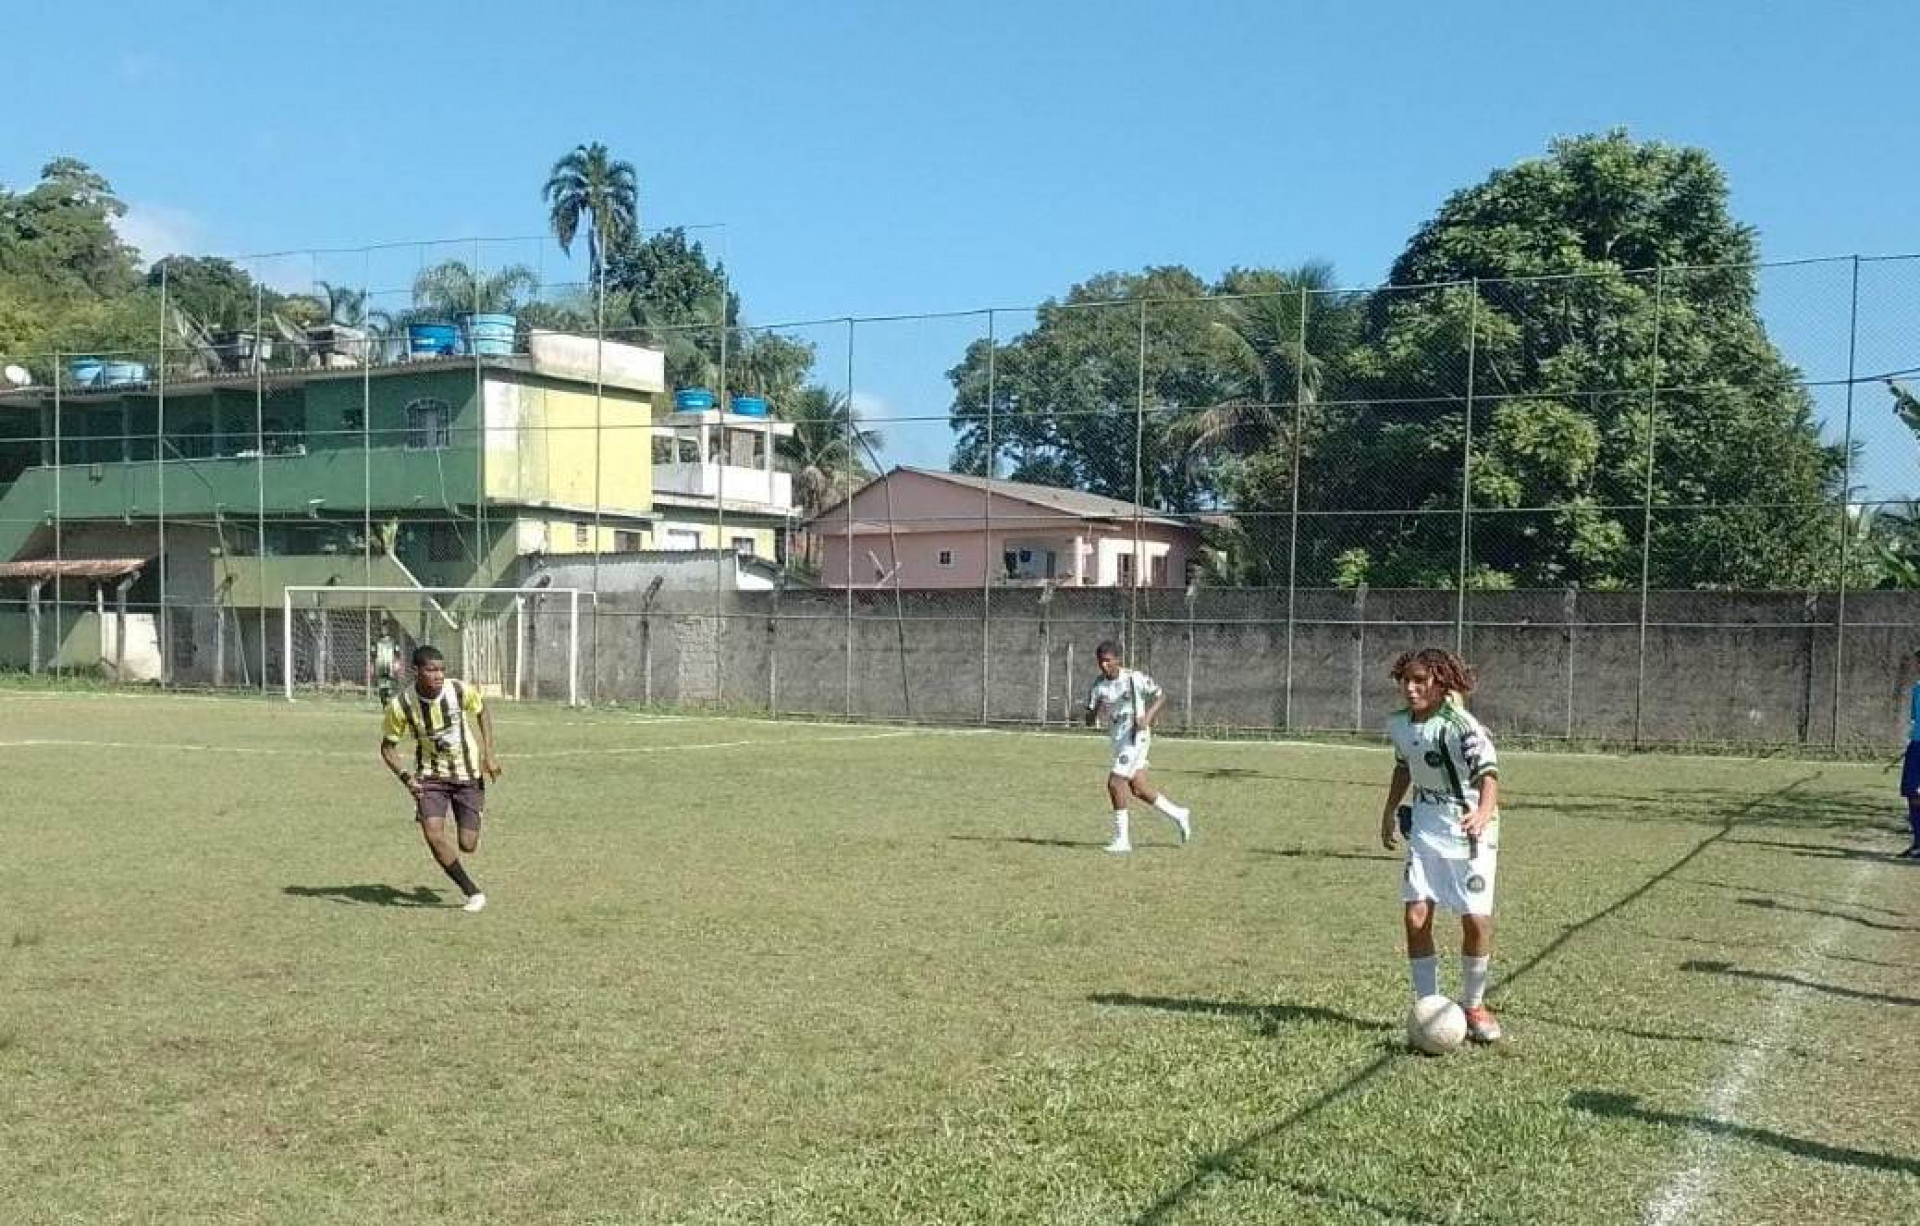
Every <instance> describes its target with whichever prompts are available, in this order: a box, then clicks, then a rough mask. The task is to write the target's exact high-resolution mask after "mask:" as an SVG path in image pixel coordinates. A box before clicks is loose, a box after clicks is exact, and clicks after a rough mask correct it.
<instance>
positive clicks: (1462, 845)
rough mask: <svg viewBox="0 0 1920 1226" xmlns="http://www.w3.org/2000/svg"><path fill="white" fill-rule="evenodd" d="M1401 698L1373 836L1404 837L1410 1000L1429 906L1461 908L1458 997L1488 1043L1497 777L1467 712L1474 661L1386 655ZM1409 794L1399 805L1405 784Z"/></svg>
mask: <svg viewBox="0 0 1920 1226" xmlns="http://www.w3.org/2000/svg"><path fill="white" fill-rule="evenodd" d="M1393 679H1394V680H1395V681H1396V682H1398V683H1399V685H1400V692H1401V695H1402V696H1403V697H1404V698H1405V699H1406V702H1407V705H1406V706H1405V707H1404V708H1402V709H1401V710H1399V711H1396V712H1394V714H1393V717H1392V718H1391V719H1390V720H1388V721H1387V737H1388V739H1389V740H1391V741H1392V742H1393V762H1394V765H1393V777H1392V779H1391V780H1390V781H1389V782H1388V784H1387V802H1386V805H1385V806H1384V807H1383V808H1382V810H1381V813H1380V843H1381V845H1382V846H1384V847H1385V848H1386V849H1387V850H1389V851H1392V850H1393V849H1394V848H1396V847H1397V846H1399V840H1400V838H1402V837H1404V838H1405V839H1406V840H1407V864H1406V874H1405V878H1404V881H1403V883H1402V885H1401V888H1400V900H1401V902H1402V903H1404V904H1405V908H1406V914H1405V919H1406V931H1407V960H1408V964H1409V969H1410V971H1411V972H1412V976H1413V995H1414V998H1415V999H1416V1000H1417V999H1419V998H1421V997H1425V996H1433V995H1436V994H1437V993H1438V992H1439V984H1440V960H1439V958H1438V956H1437V955H1436V954H1435V952H1434V943H1433V911H1434V908H1435V907H1436V906H1440V907H1444V908H1446V909H1447V910H1449V911H1452V912H1454V913H1456V914H1458V915H1459V916H1460V928H1461V939H1460V970H1461V979H1462V986H1461V993H1460V1005H1461V1008H1462V1010H1463V1011H1464V1012H1465V1013H1466V1015H1467V1037H1469V1038H1471V1039H1473V1040H1474V1041H1475V1042H1479V1043H1497V1042H1499V1041H1500V1038H1501V1031H1500V1023H1499V1021H1498V1020H1497V1019H1495V1017H1494V1016H1493V1012H1492V1010H1490V1009H1488V1008H1487V1006H1486V1004H1485V998H1486V991H1487V971H1488V967H1489V964H1490V963H1491V961H1492V953H1493V883H1494V870H1495V868H1496V866H1497V861H1498V859H1499V852H1500V810H1499V803H1500V779H1499V770H1498V763H1497V760H1496V759H1495V756H1494V751H1493V740H1492V738H1491V737H1489V736H1488V735H1487V730H1486V728H1485V727H1484V726H1483V725H1482V724H1481V723H1480V721H1479V720H1477V719H1475V718H1474V717H1473V716H1472V715H1470V714H1469V713H1468V712H1467V708H1466V702H1465V699H1466V696H1467V695H1468V694H1471V693H1472V692H1473V670H1472V669H1470V668H1468V667H1467V665H1466V662H1465V661H1463V660H1462V659H1461V658H1460V657H1459V656H1457V655H1455V654H1454V653H1453V652H1451V651H1445V650H1442V649H1441V648H1438V647H1428V648H1424V649H1422V650H1420V651H1410V652H1407V653H1406V654H1404V655H1402V656H1401V657H1400V658H1399V659H1397V660H1395V661H1394V662H1393ZM1409 790H1411V791H1412V793H1413V802H1412V803H1411V804H1407V805H1403V804H1402V803H1401V802H1402V801H1403V800H1404V799H1406V797H1407V793H1408V791H1409Z"/></svg>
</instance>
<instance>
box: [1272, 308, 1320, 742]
mask: <svg viewBox="0 0 1920 1226" xmlns="http://www.w3.org/2000/svg"><path fill="white" fill-rule="evenodd" d="M1312 303H1313V298H1312V296H1311V291H1309V290H1308V289H1307V287H1306V286H1304V285H1302V286H1301V287H1300V327H1299V333H1298V334H1299V343H1298V345H1297V346H1296V348H1295V350H1294V352H1295V355H1296V356H1295V360H1294V371H1293V441H1292V446H1291V448H1290V450H1291V451H1292V452H1293V461H1292V468H1293V472H1292V476H1291V477H1290V478H1289V479H1288V481H1287V484H1288V486H1289V487H1290V488H1289V490H1288V495H1289V502H1290V503H1291V507H1290V509H1289V511H1288V513H1287V653H1286V659H1287V662H1286V674H1287V675H1286V678H1285V680H1284V682H1283V686H1284V690H1283V693H1284V697H1283V698H1282V700H1281V705H1280V726H1281V728H1283V729H1291V728H1292V727H1293V642H1294V631H1295V617H1294V609H1295V602H1296V600H1297V599H1298V598H1299V586H1300V585H1299V570H1300V435H1301V430H1302V427H1303V425H1304V423H1305V420H1306V412H1305V406H1306V399H1307V312H1308V309H1309V308H1310V307H1311V305H1312Z"/></svg>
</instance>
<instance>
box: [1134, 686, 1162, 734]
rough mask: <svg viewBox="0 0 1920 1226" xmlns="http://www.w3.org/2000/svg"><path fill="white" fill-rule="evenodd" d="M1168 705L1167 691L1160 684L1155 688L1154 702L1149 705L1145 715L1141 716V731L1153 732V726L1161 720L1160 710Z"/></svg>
mask: <svg viewBox="0 0 1920 1226" xmlns="http://www.w3.org/2000/svg"><path fill="white" fill-rule="evenodd" d="M1166 705H1167V692H1166V691H1165V690H1163V689H1161V688H1160V687H1158V686H1155V687H1154V689H1153V702H1152V703H1151V704H1150V705H1149V706H1148V707H1147V712H1146V714H1145V715H1143V716H1141V717H1140V731H1142V732H1152V731H1153V726H1154V725H1155V724H1156V723H1158V722H1159V721H1160V712H1161V711H1162V710H1163V709H1164V708H1165V707H1166Z"/></svg>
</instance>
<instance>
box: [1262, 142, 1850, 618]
mask: <svg viewBox="0 0 1920 1226" xmlns="http://www.w3.org/2000/svg"><path fill="white" fill-rule="evenodd" d="M1755 258H1756V252H1755V244H1754V236H1753V232H1752V231H1751V230H1750V229H1749V228H1748V227H1746V226H1743V225H1740V224H1739V223H1738V222H1736V221H1735V220H1734V219H1733V217H1732V216H1731V213H1730V211H1729V209H1728V204H1727V187H1726V182H1725V179H1724V176H1723V175H1722V174H1721V172H1720V170H1719V168H1718V167H1717V166H1716V165H1715V164H1714V163H1713V160H1712V159H1711V158H1710V157H1708V155H1707V154H1705V153H1704V152H1701V151H1699V150H1696V149H1681V148H1676V147H1673V146H1670V145H1665V144H1659V143H1641V142H1636V141H1633V140H1632V139H1630V138H1629V137H1628V136H1627V135H1626V134H1625V133H1622V132H1611V133H1606V134H1602V135H1597V136H1585V137H1579V138H1575V139H1570V140H1563V141H1558V142H1555V143H1554V144H1553V145H1552V146H1551V147H1550V149H1549V151H1548V154H1547V156H1546V157H1543V158H1538V159H1532V160H1529V161H1525V162H1522V163H1520V164H1518V165H1516V166H1513V167H1510V168H1507V169H1504V170H1500V171H1496V172H1495V173H1494V174H1493V175H1491V176H1490V177H1489V178H1488V179H1487V180H1486V181H1484V182H1482V183H1480V184H1477V185H1475V186H1473V187H1470V188H1468V189H1466V190H1464V191H1461V192H1458V193H1456V194H1455V195H1454V196H1452V197H1451V198H1450V199H1448V200H1447V202H1446V203H1445V204H1444V205H1443V206H1442V207H1441V209H1440V211H1439V212H1438V214H1437V215H1436V216H1435V217H1434V218H1433V219H1432V220H1431V221H1429V222H1428V223H1427V224H1426V225H1424V226H1423V227H1421V229H1420V231H1419V232H1418V233H1417V234H1416V235H1415V236H1414V237H1413V240H1412V241H1411V242H1410V243H1409V244H1408V247H1407V249H1406V251H1405V252H1404V253H1403V254H1402V255H1401V256H1400V258H1399V259H1398V260H1397V261H1396V262H1395V264H1394V267H1393V273H1392V284H1391V285H1389V286H1388V287H1386V288H1384V289H1382V290H1380V291H1378V292H1376V293H1375V294H1374V295H1373V296H1372V299H1371V301H1370V303H1369V308H1368V320H1367V326H1366V337H1365V342H1364V344H1363V345H1362V346H1361V347H1360V348H1359V349H1358V350H1356V352H1355V354H1354V357H1353V360H1352V364H1351V375H1350V377H1349V379H1348V381H1347V386H1346V388H1345V389H1344V390H1343V391H1342V393H1341V399H1342V401H1343V405H1342V408H1341V410H1340V411H1339V412H1338V413H1337V414H1333V415H1330V416H1322V417H1320V418H1319V420H1317V421H1316V422H1315V423H1314V424H1313V427H1312V429H1311V430H1310V432H1309V434H1308V435H1307V436H1306V437H1305V438H1303V439H1302V440H1301V452H1302V457H1301V461H1302V462H1301V479H1300V483H1301V490H1300V497H1301V504H1302V506H1303V508H1305V509H1307V510H1309V511H1313V512H1339V511H1351V512H1363V513H1364V514H1359V515H1353V516H1350V517H1341V516H1335V515H1316V516H1315V518H1314V519H1313V520H1311V521H1309V522H1306V523H1303V528H1302V537H1301V540H1300V541H1299V542H1298V544H1299V549H1298V558H1299V564H1300V566H1301V568H1302V570H1301V574H1300V578H1301V580H1302V581H1303V582H1327V581H1344V582H1360V581H1365V582H1369V583H1372V584H1373V585H1375V586H1384V585H1397V584H1419V585H1430V584H1452V583H1454V582H1456V581H1457V573H1458V567H1459V546H1460V541H1459V535H1458V532H1459V522H1460V521H1459V511H1460V508H1461V502H1462V493H1461V485H1460V483H1461V478H1462V474H1463V472H1465V471H1468V470H1469V467H1470V471H1471V479H1472V488H1471V490H1470V492H1469V501H1470V504H1471V507H1472V509H1473V511H1474V512H1475V513H1474V514H1473V516H1472V517H1471V535H1470V537H1469V541H1468V575H1467V581H1468V582H1469V583H1470V584H1476V585H1481V586H1511V585H1516V584H1517V585H1527V586H1541V585H1555V586H1557V585H1561V584H1568V583H1575V584H1580V585H1583V586H1590V587H1621V586H1627V585H1631V584H1634V583H1637V582H1638V580H1639V571H1640V567H1639V559H1640V556H1641V548H1642V545H1643V541H1642V535H1643V534H1642V526H1643V523H1644V522H1645V514H1644V502H1645V498H1646V495H1647V493H1648V491H1649V488H1650V490H1651V493H1652V496H1653V499H1654V505H1655V512H1654V515H1653V533H1652V537H1651V539H1650V540H1648V541H1646V542H1644V544H1645V545H1646V547H1647V548H1648V549H1649V550H1650V561H1651V565H1650V577H1651V578H1652V581H1653V582H1654V583H1655V584H1657V585H1663V586H1675V587H1696V586H1757V587H1779V586H1788V587H1799V586H1805V585H1810V584H1814V583H1817V582H1819V581H1820V580H1821V578H1822V576H1823V575H1824V574H1825V573H1826V561H1825V558H1826V555H1827V554H1828V553H1829V551H1830V550H1831V547H1832V546H1833V544H1834V541H1835V532H1836V526H1837V520H1836V517H1835V516H1834V515H1832V514H1829V513H1827V512H1826V510H1825V509H1824V508H1828V507H1831V506H1832V505H1833V501H1832V500H1833V498H1834V497H1835V495H1836V494H1837V492H1838V490H1837V485H1838V480H1839V475H1840V472H1841V461H1842V458H1843V457H1842V456H1841V454H1840V452H1839V450H1838V449H1836V448H1833V447H1829V446H1826V445H1824V444H1823V443H1822V442H1821V439H1820V433H1819V426H1818V423H1817V422H1816V421H1815V419H1814V416H1813V406H1812V402H1811V400H1810V398H1809V397H1808V395H1807V394H1806V392H1805V390H1804V389H1803V388H1801V387H1800V386H1799V382H1798V373H1797V372H1796V371H1794V370H1793V369H1792V367H1791V366H1789V365H1788V363H1787V362H1786V361H1785V360H1784V359H1783V358H1782V357H1781V355H1780V354H1779V352H1778V351H1777V350H1776V349H1775V348H1774V346H1773V344H1772V342H1771V341H1770V340H1769V339H1768V337H1767V334H1766V330H1765V328H1764V326H1763V325H1762V323H1761V321H1760V317H1759V313H1758V310H1757V287H1756V284H1755V274H1754V270H1753V268H1752V263H1753V261H1754V259H1755ZM1656 270H1660V271H1656ZM1469 393H1471V418H1470V419H1469V417H1468V412H1467V410H1468V404H1469ZM1469 429H1470V430H1471V440H1470V441H1471V464H1470V466H1469V465H1468V464H1467V463H1465V457H1466V456H1467V454H1468V450H1467V449H1468V444H1469V439H1468V437H1467V431H1468V430H1469ZM1649 429H1651V430H1652V432H1653V433H1652V437H1651V439H1649V435H1648V430H1649ZM1649 442H1651V443H1652V448H1653V458H1654V467H1653V471H1652V473H1651V486H1649V473H1648V470H1647V466H1646V457H1647V454H1648V445H1649ZM1253 467H1254V468H1255V470H1256V474H1257V479H1256V480H1254V481H1252V482H1251V483H1250V484H1249V487H1248V488H1247V489H1246V490H1245V491H1243V495H1244V501H1245V502H1246V503H1247V504H1248V505H1253V506H1259V507H1264V508H1277V507H1284V506H1286V505H1288V499H1289V496H1290V493H1291V490H1290V484H1289V483H1290V480H1291V468H1290V464H1289V463H1288V462H1287V460H1286V458H1285V457H1281V456H1279V455H1277V454H1272V453H1271V452H1270V453H1269V454H1268V455H1266V456H1265V457H1264V462H1263V463H1261V464H1258V465H1255V466H1253ZM1391 512H1402V514H1397V515H1396V514H1392V513H1391ZM1309 529H1311V531H1309Z"/></svg>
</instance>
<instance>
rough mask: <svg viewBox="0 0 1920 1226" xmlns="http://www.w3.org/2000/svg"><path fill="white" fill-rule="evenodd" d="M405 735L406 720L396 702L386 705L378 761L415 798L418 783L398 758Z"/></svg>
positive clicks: (417, 791)
mask: <svg viewBox="0 0 1920 1226" xmlns="http://www.w3.org/2000/svg"><path fill="white" fill-rule="evenodd" d="M406 735H407V719H406V716H404V715H402V714H401V713H400V707H399V704H398V702H397V701H396V702H392V703H388V704H387V715H386V719H385V720H384V721H383V722H382V724H381V725H380V760H381V761H382V762H385V763H386V764H387V769H388V770H390V771H392V772H393V777H394V778H395V779H398V780H399V781H400V783H401V785H402V786H404V787H405V788H406V789H407V790H408V791H409V792H412V793H413V794H414V795H415V796H418V795H419V794H420V781H419V780H418V779H415V778H414V777H413V772H411V771H409V770H408V769H407V764H406V762H404V761H403V760H401V757H400V740H401V738H402V737H404V736H406Z"/></svg>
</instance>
